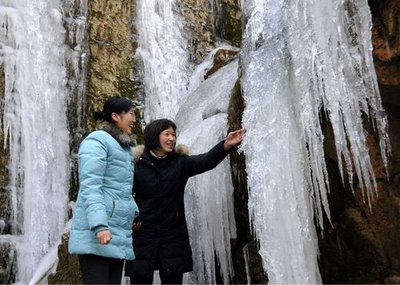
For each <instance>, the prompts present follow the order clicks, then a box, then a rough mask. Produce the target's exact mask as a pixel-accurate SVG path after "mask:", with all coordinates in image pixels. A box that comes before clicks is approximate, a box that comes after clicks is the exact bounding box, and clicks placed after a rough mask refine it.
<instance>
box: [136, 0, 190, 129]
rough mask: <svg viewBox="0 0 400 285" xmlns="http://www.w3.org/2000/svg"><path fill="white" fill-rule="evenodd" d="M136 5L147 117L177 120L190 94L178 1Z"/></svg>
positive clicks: (138, 53) (141, 0) (147, 0)
mask: <svg viewBox="0 0 400 285" xmlns="http://www.w3.org/2000/svg"><path fill="white" fill-rule="evenodd" d="M136 5H137V8H136V29H137V43H138V47H137V50H136V55H135V57H136V59H137V62H140V64H139V72H140V73H141V77H142V81H143V85H144V93H145V94H144V96H145V112H144V119H145V122H146V123H149V122H150V121H151V120H153V119H158V118H169V119H173V118H174V116H175V115H176V112H177V111H178V109H179V106H180V105H181V103H183V102H184V100H185V99H186V97H187V90H186V88H187V84H188V76H189V67H188V59H189V55H188V52H187V50H188V49H187V41H186V39H185V38H184V37H183V34H182V31H183V21H182V19H181V16H180V12H179V11H178V6H177V4H176V1H175V0H139V1H137V3H136Z"/></svg>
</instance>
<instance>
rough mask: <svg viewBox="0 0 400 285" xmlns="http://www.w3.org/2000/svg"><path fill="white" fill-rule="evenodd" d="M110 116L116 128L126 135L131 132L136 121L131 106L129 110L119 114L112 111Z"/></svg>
mask: <svg viewBox="0 0 400 285" xmlns="http://www.w3.org/2000/svg"><path fill="white" fill-rule="evenodd" d="M111 116H112V118H113V120H114V122H115V124H116V125H117V127H118V128H120V129H121V130H122V131H123V132H124V133H127V134H128V135H131V134H132V128H133V124H134V123H135V121H136V119H135V113H134V112H133V108H132V109H130V110H129V112H123V113H121V114H117V113H112V115H111Z"/></svg>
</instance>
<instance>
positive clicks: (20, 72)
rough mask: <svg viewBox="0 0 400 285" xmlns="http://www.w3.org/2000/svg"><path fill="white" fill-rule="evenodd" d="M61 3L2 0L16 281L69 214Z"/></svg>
mask: <svg viewBox="0 0 400 285" xmlns="http://www.w3.org/2000/svg"><path fill="white" fill-rule="evenodd" d="M59 9H60V2H59V1H54V0H51V1H50V0H38V1H28V0H25V1H23V0H20V1H4V0H0V64H2V65H3V66H4V73H5V97H4V105H3V118H2V119H3V125H2V126H1V127H2V129H3V131H4V134H5V140H6V141H7V142H8V143H9V146H10V160H9V165H8V169H9V185H8V186H7V190H8V191H10V192H11V204H12V210H13V212H12V215H13V218H12V225H11V228H12V229H11V230H12V234H13V235H21V242H20V243H19V244H17V252H18V258H17V260H18V266H17V272H18V274H17V280H16V281H17V282H22V283H27V282H29V280H30V279H31V277H32V275H33V272H34V270H35V268H36V266H37V265H38V264H39V262H40V260H41V258H42V257H43V256H45V255H46V254H47V253H48V251H49V249H50V248H52V247H53V246H54V245H55V244H57V242H58V241H59V239H60V236H61V232H62V229H63V227H64V223H65V221H66V205H67V191H68V184H69V183H68V181H69V159H68V152H69V149H68V148H69V147H68V144H69V137H68V129H67V124H66V100H67V92H66V82H67V79H66V72H65V45H64V40H65V30H64V27H63V23H62V14H61V12H60V10H59Z"/></svg>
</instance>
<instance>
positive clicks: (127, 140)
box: [98, 121, 136, 147]
mask: <svg viewBox="0 0 400 285" xmlns="http://www.w3.org/2000/svg"><path fill="white" fill-rule="evenodd" d="M98 129H99V130H103V131H106V132H107V133H109V134H110V135H111V136H112V137H113V138H114V139H116V140H117V141H118V142H119V144H120V145H121V146H123V147H127V146H134V145H135V142H136V140H135V136H134V135H128V134H127V133H124V132H123V131H122V130H121V129H120V128H118V127H117V126H116V125H115V124H113V123H110V122H107V121H103V122H101V123H100V124H99V125H98Z"/></svg>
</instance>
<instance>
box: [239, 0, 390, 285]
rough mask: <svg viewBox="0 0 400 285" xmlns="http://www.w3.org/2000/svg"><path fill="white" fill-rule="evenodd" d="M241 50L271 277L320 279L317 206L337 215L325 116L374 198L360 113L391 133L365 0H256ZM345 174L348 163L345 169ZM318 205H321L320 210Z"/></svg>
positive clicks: (255, 188)
mask: <svg viewBox="0 0 400 285" xmlns="http://www.w3.org/2000/svg"><path fill="white" fill-rule="evenodd" d="M243 4H244V10H245V14H246V18H247V20H248V21H247V24H246V29H245V34H244V38H243V39H244V40H243V48H242V54H241V56H242V63H243V64H242V67H243V77H242V86H243V96H244V99H245V105H246V108H245V111H244V114H243V126H244V127H245V128H246V129H247V135H246V139H245V141H244V143H243V146H242V149H243V151H244V153H245V154H246V170H247V173H248V185H249V211H250V216H251V220H252V225H253V227H254V232H255V234H256V236H257V238H258V239H259V240H260V254H261V256H262V259H263V265H264V269H265V271H266V272H267V273H268V277H269V279H270V282H271V283H319V282H321V280H320V275H319V270H318V264H317V255H318V247H317V239H316V233H315V227H314V223H313V219H314V212H315V215H316V218H317V221H318V223H319V227H321V228H323V224H322V215H323V211H325V213H326V214H327V216H328V217H329V206H328V202H327V191H328V181H327V179H328V177H327V170H326V165H325V160H324V153H323V139H324V137H323V134H322V130H321V113H322V112H325V113H326V114H327V116H328V118H329V120H330V122H331V123H332V127H333V131H334V135H335V144H336V149H337V156H338V159H339V166H340V167H341V166H342V158H343V160H344V163H345V165H346V171H347V173H349V175H350V178H349V179H350V181H352V175H353V169H354V170H355V174H356V175H357V177H358V178H359V180H360V185H359V186H360V187H361V191H363V194H364V196H365V197H366V201H370V200H371V199H372V197H373V196H374V191H376V188H375V177H374V173H373V169H372V166H371V162H370V157H369V154H368V146H367V144H366V137H365V131H364V128H363V120H362V115H367V116H368V117H369V120H371V121H372V122H373V123H374V124H375V126H376V128H377V131H378V133H379V135H380V139H381V151H382V154H383V160H384V162H385V163H386V156H385V155H386V153H387V150H388V143H387V141H388V137H387V133H386V118H385V114H384V111H383V110H382V107H381V102H380V96H379V92H378V88H377V81H376V76H375V73H374V67H373V63H372V56H371V50H372V45H371V34H370V28H371V16H370V13H369V10H368V5H367V1H358V2H357V3H356V2H353V1H344V0H341V1H324V2H310V1H283V0H277V1H275V0H250V1H246V2H245V3H243ZM341 172H342V176H343V169H342V168H341ZM314 209H315V210H314Z"/></svg>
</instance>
